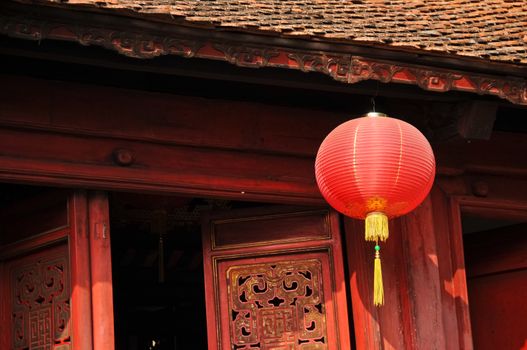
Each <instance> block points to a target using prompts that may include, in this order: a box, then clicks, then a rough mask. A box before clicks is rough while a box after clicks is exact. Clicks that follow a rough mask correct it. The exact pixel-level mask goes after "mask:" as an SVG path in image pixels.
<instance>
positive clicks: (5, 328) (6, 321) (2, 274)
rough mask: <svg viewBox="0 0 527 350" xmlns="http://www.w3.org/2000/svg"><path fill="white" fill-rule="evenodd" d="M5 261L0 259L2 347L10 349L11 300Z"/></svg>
mask: <svg viewBox="0 0 527 350" xmlns="http://www.w3.org/2000/svg"><path fill="white" fill-rule="evenodd" d="M7 278H8V277H7V274H6V270H5V263H4V262H3V261H0V281H1V282H2V283H0V349H9V346H10V339H11V329H10V327H9V326H10V325H11V320H10V317H9V314H8V312H7V301H8V300H9V289H8V287H7V286H8V284H7V283H5V279H7Z"/></svg>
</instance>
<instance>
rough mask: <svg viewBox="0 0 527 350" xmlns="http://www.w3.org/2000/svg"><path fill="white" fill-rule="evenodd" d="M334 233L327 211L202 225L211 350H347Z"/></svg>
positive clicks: (215, 219)
mask: <svg viewBox="0 0 527 350" xmlns="http://www.w3.org/2000/svg"><path fill="white" fill-rule="evenodd" d="M338 228H339V225H338V217H337V215H336V214H334V213H331V212H329V211H327V210H309V209H296V210H295V209H292V208H268V209H265V210H258V209H257V210H253V209H251V210H241V211H232V212H229V213H225V214H213V215H211V216H210V217H209V218H207V219H206V220H204V226H203V247H204V248H203V249H204V266H205V290H206V295H207V297H206V298H207V300H206V301H207V328H208V329H207V331H208V344H209V349H214V350H216V349H218V350H219V349H222V350H231V349H232V350H242V349H243V350H257V349H261V350H297V349H298V350H326V349H327V350H336V349H342V350H347V349H350V344H349V333H348V332H349V328H348V319H347V306H346V287H345V283H344V270H343V263H342V252H341V240H340V233H339V229H338Z"/></svg>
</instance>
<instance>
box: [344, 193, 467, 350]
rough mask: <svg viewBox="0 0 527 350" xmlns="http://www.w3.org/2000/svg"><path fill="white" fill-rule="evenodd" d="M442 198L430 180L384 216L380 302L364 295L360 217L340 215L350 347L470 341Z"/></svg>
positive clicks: (366, 280) (462, 283)
mask: <svg viewBox="0 0 527 350" xmlns="http://www.w3.org/2000/svg"><path fill="white" fill-rule="evenodd" d="M449 205H450V203H449V201H448V199H447V197H446V195H445V194H444V193H443V192H442V191H441V190H440V189H439V188H437V187H435V188H434V189H433V190H432V192H431V194H430V195H429V196H428V198H427V199H426V200H425V201H424V202H423V204H421V205H420V206H419V207H418V208H417V209H416V210H415V211H413V212H412V213H410V214H408V215H406V216H404V217H402V218H400V219H396V220H392V222H391V223H390V238H389V239H388V241H387V242H386V243H385V244H382V245H381V259H382V263H383V277H384V287H385V305H384V306H382V307H379V308H377V307H374V306H373V300H372V291H373V282H372V281H373V257H374V250H373V244H370V243H368V242H365V241H364V227H363V226H364V223H363V222H362V221H355V220H349V219H346V221H345V230H346V238H347V239H346V240H347V245H348V247H347V250H348V263H349V267H350V290H351V296H352V303H353V316H354V324H355V337H356V342H357V349H471V348H472V345H471V342H470V324H468V325H467V324H466V322H465V321H464V318H465V316H464V313H463V310H464V309H466V308H467V307H468V306H467V300H466V299H465V298H464V297H463V295H466V280H465V279H464V266H463V264H462V261H463V252H462V245H461V248H460V246H459V244H460V240H461V237H458V238H456V237H454V236H455V235H457V234H459V231H458V230H452V229H451V227H452V225H453V224H455V222H453V221H452V219H453V218H452V212H451V211H450V210H449ZM460 276H461V277H463V278H461V277H460ZM467 327H468V328H467ZM467 332H468V333H467ZM467 334H468V337H467Z"/></svg>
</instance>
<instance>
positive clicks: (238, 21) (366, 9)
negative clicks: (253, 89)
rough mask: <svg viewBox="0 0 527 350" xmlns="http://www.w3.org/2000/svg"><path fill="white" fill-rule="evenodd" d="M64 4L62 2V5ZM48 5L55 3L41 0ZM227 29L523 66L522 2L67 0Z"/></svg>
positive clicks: (526, 0) (526, 22)
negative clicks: (468, 57) (344, 42)
mask: <svg viewBox="0 0 527 350" xmlns="http://www.w3.org/2000/svg"><path fill="white" fill-rule="evenodd" d="M65 1H66V2H68V1H67V0H63V1H61V2H63V3H64V2H65ZM46 2H50V3H51V2H54V0H46ZM69 3H70V4H84V5H93V6H97V7H106V8H113V9H128V10H131V11H133V12H136V13H140V14H144V15H146V16H148V15H149V14H170V15H171V16H172V17H173V18H174V21H176V22H178V23H182V22H183V23H187V24H192V25H206V26H211V25H212V26H214V27H217V28H221V29H224V30H232V31H247V30H249V31H251V32H254V31H259V32H267V33H271V34H274V35H281V36H286V37H303V38H306V37H307V38H311V39H314V40H339V41H346V42H348V43H360V44H368V45H381V46H389V47H394V48H400V49H417V50H424V51H434V52H440V53H447V54H452V55H460V56H470V57H477V58H482V59H486V60H492V61H500V62H508V63H522V64H527V0H434V1H428V0H414V1H412V0H390V1H380V0H106V1H104V0H69Z"/></svg>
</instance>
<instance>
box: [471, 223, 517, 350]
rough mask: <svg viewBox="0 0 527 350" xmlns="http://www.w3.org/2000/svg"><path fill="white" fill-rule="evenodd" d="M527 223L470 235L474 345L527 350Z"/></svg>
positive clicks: (477, 346)
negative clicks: (526, 322) (526, 319)
mask: <svg viewBox="0 0 527 350" xmlns="http://www.w3.org/2000/svg"><path fill="white" fill-rule="evenodd" d="M526 230H527V224H525V223H523V224H516V225H511V226H506V227H503V228H496V229H492V230H488V231H484V232H476V233H469V234H466V235H465V240H464V241H465V261H466V266H467V283H468V296H469V307H470V319H471V323H472V337H473V341H474V348H475V349H478V350H479V349H481V350H487V349H489V350H491V349H514V350H527V327H526V326H525V315H527V299H526V296H527V236H526V235H525V232H526Z"/></svg>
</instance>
